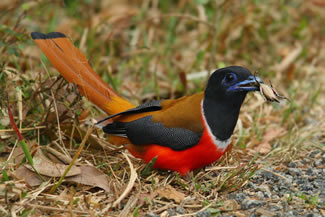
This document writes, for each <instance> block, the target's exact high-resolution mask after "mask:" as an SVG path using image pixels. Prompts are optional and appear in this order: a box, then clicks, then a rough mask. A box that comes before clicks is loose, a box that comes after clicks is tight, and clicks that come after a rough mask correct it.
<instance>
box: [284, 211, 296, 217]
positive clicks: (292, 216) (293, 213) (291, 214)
mask: <svg viewBox="0 0 325 217" xmlns="http://www.w3.org/2000/svg"><path fill="white" fill-rule="evenodd" d="M297 216H298V213H297V212H296V211H294V210H291V211H289V212H287V213H285V214H284V217H297Z"/></svg>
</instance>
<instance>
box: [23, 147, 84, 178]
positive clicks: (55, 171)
mask: <svg viewBox="0 0 325 217" xmlns="http://www.w3.org/2000/svg"><path fill="white" fill-rule="evenodd" d="M33 160H34V167H35V169H36V170H37V171H38V172H39V173H40V174H41V175H44V176H49V177H61V176H62V175H63V173H64V171H65V170H66V169H67V167H68V165H64V164H59V163H53V162H52V161H50V160H49V159H47V158H46V157H45V156H44V155H43V153H42V151H41V150H40V149H39V150H38V151H37V153H36V154H35V156H34V158H33ZM24 166H25V167H26V168H28V169H29V170H31V171H33V168H32V167H31V166H30V165H29V164H25V165H24ZM80 173H81V170H80V168H79V167H77V166H72V167H71V169H70V170H69V172H68V173H67V174H66V177H69V176H75V175H78V174H80Z"/></svg>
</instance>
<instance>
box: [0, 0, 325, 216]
mask: <svg viewBox="0 0 325 217" xmlns="http://www.w3.org/2000/svg"><path fill="white" fill-rule="evenodd" d="M108 2H110V3H106V2H105V1H81V2H79V1H74V0H70V1H65V3H63V2H56V1H54V2H51V3H49V2H42V1H31V2H25V3H23V4H19V2H18V1H1V3H0V9H1V10H2V11H3V12H2V13H3V16H1V18H0V21H1V22H0V23H1V25H0V38H1V41H0V68H1V71H0V88H1V92H0V99H1V101H0V117H1V118H0V152H1V155H0V157H1V158H0V162H1V169H0V171H2V173H1V174H0V181H1V184H0V214H1V216H10V215H12V216H27V215H32V214H34V215H60V216H61V215H63V214H64V215H71V216H72V215H73V216H75V215H76V216H78V215H85V216H89V215H90V216H105V215H106V216H130V215H133V216H142V215H144V214H146V213H149V212H152V213H156V214H161V215H164V214H166V210H167V209H168V208H173V207H177V206H179V205H180V204H181V205H182V206H183V207H184V208H185V210H186V213H188V214H189V216H190V215H194V214H195V213H197V212H198V211H200V210H202V209H209V210H210V212H211V213H214V214H216V213H220V212H226V211H227V210H225V203H226V204H229V201H228V200H227V199H226V195H227V193H228V192H231V191H236V190H237V189H238V188H240V187H241V186H243V185H245V184H246V183H247V181H248V180H249V178H250V177H251V176H252V175H253V173H254V171H255V170H256V169H258V168H262V167H264V166H265V165H267V166H272V167H277V168H281V167H285V163H286V162H288V161H290V160H292V159H297V158H300V157H303V156H305V155H306V153H308V152H309V151H310V150H311V149H315V148H318V149H321V150H323V151H324V148H325V147H324V143H325V142H324V141H325V124H324V123H325V122H324V119H325V110H324V106H325V99H324V97H322V96H323V95H324V85H325V77H324V73H325V64H324V63H325V61H324V57H325V49H324V39H325V38H324V37H325V32H324V28H323V24H324V21H325V20H324V18H325V17H324V16H325V13H324V6H325V5H324V4H323V3H322V2H321V1H316V0H315V1H294V2H290V3H286V1H248V0H247V1H240V2H241V3H238V1H234V0H230V1H209V0H206V1H203V0H197V1H185V0H182V1H178V2H174V1H157V0H153V1H147V0H146V1H132V2H131V1H108ZM38 30H40V31H42V32H50V31H62V32H64V33H66V34H67V35H69V36H70V38H71V40H72V41H74V42H75V44H76V45H77V46H78V47H80V49H81V50H82V51H83V52H85V53H86V54H87V56H88V58H89V61H90V63H91V65H92V66H93V68H94V69H95V71H96V72H98V73H99V74H100V75H101V76H102V77H103V79H104V80H105V81H106V82H108V83H110V84H111V86H113V87H114V88H115V89H116V90H117V91H118V92H119V93H120V94H121V95H123V96H125V97H126V98H128V99H130V100H131V101H133V102H135V103H141V102H143V101H146V100H150V99H153V98H170V97H178V96H181V95H185V94H190V93H194V92H197V91H200V90H202V89H203V88H204V84H205V82H206V80H207V76H206V74H205V73H204V71H210V70H212V69H215V68H218V67H222V66H228V65H242V66H245V67H248V68H249V69H251V70H252V71H255V70H258V71H259V75H260V76H261V77H263V78H264V79H265V80H268V79H270V80H272V84H273V85H274V86H275V87H276V89H277V90H279V92H280V93H281V94H283V95H285V96H288V97H289V98H290V101H288V102H283V103H281V104H273V103H272V104H270V103H265V102H264V100H263V98H262V97H261V96H259V95H253V94H252V95H249V96H248V97H247V99H246V102H245V105H244V106H243V107H242V113H241V116H240V120H239V122H238V125H237V128H236V132H235V135H234V137H233V138H234V144H235V146H234V149H233V151H232V153H231V154H230V155H227V156H225V157H224V158H223V159H221V160H220V161H219V162H217V163H215V164H214V165H211V166H209V167H208V168H206V169H201V170H199V171H195V172H192V173H191V174H189V176H188V177H179V176H178V175H177V174H175V173H170V172H166V171H165V172H163V171H156V170H153V171H151V172H150V173H149V174H143V173H142V171H143V169H144V167H145V165H143V163H142V162H140V161H139V160H138V159H135V158H133V157H132V156H130V155H129V154H125V153H126V152H125V151H124V150H121V149H117V147H113V146H111V145H110V144H107V143H106V142H105V138H104V135H103V133H102V132H100V131H95V132H93V133H92V135H91V136H90V137H89V138H88V142H87V144H86V146H85V147H84V148H83V150H82V152H81V154H80V156H79V158H78V162H77V164H78V165H90V166H94V167H96V168H98V169H99V171H100V172H101V173H103V174H105V177H106V178H105V180H104V183H102V184H103V185H106V184H107V185H108V187H109V189H110V190H109V191H104V190H102V188H100V187H95V188H94V187H91V186H88V185H83V184H82V182H78V181H77V182H76V181H74V182H71V181H70V182H64V183H63V184H61V185H59V186H58V188H57V190H56V191H54V192H51V188H53V186H54V185H56V184H57V182H58V180H59V178H47V179H46V180H47V181H46V182H44V183H42V184H41V185H37V186H34V187H31V186H28V185H27V184H26V183H25V182H24V181H22V180H20V179H18V178H17V174H16V171H17V170H18V166H19V165H18V164H17V161H16V162H14V161H12V159H15V158H16V157H17V156H19V153H18V152H17V150H18V151H19V146H17V138H16V136H15V133H14V131H13V130H12V126H11V124H10V122H9V118H8V114H7V105H8V104H10V106H11V108H12V110H13V113H14V114H15V120H16V123H17V125H18V126H19V127H20V129H21V131H22V132H23V135H24V137H25V140H26V141H27V143H28V144H29V147H30V150H31V152H32V154H35V153H39V150H43V147H45V146H50V147H52V148H54V149H55V150H57V151H58V152H59V153H60V154H61V155H60V154H58V153H56V154H54V155H55V156H56V158H55V157H53V156H52V155H51V156H52V158H51V160H57V158H60V157H58V155H60V156H61V157H62V158H65V159H67V160H66V162H65V164H69V163H70V162H71V158H73V156H74V155H75V154H76V152H77V150H78V147H79V144H80V143H81V140H82V139H83V138H84V136H85V135H86V131H87V128H88V126H87V125H86V124H85V121H84V118H85V117H88V118H93V117H98V116H100V115H102V113H101V111H99V110H98V108H95V107H94V106H93V105H91V104H90V103H89V102H87V101H86V100H85V99H84V98H81V97H80V96H79V95H78V91H77V89H76V88H75V87H74V86H71V85H68V84H67V83H66V82H65V81H63V80H62V79H61V78H60V77H59V76H58V73H57V71H56V70H55V69H54V68H53V67H52V66H51V65H50V64H49V62H48V60H47V59H46V58H45V57H44V56H43V55H41V53H40V50H39V49H38V48H37V47H36V45H35V44H34V43H33V42H32V40H31V39H30V37H29V34H30V32H32V31H38ZM186 77H187V78H191V79H186ZM193 77H194V78H193ZM195 77H196V78H195ZM6 93H8V95H9V102H7V101H6V100H5V99H6V97H5V96H6ZM15 150H16V151H15ZM16 152H17V153H18V155H17V153H16ZM48 152H49V151H48V150H47V151H44V153H45V154H46V156H47V157H48V156H50V154H48ZM34 156H35V155H34ZM9 158H10V159H11V160H8V159H9ZM34 158H35V157H34ZM129 160H130V161H129ZM20 167H23V166H20ZM132 168H134V169H132ZM97 172H98V171H97ZM101 181H103V180H101ZM101 181H99V182H101ZM76 183H77V184H76ZM93 186H101V185H100V184H98V183H95V184H94V185H93ZM166 194H167V196H166ZM121 195H122V197H121ZM119 197H120V199H121V203H116V200H117V199H118V198H119ZM230 205H231V204H230ZM231 209H232V210H237V209H238V207H232V208H231ZM184 216H185V215H184Z"/></svg>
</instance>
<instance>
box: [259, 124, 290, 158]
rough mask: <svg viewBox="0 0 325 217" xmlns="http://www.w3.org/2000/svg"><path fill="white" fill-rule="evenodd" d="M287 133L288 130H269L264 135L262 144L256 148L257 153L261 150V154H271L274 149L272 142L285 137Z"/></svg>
mask: <svg viewBox="0 0 325 217" xmlns="http://www.w3.org/2000/svg"><path fill="white" fill-rule="evenodd" d="M285 132H286V130H285V129H283V128H281V127H280V128H274V129H270V130H267V131H266V133H265V134H264V137H263V140H262V142H261V144H260V145H258V146H257V147H255V149H254V150H255V152H256V151H258V150H259V152H260V153H261V154H267V153H269V152H270V151H271V149H272V146H271V144H270V142H271V141H272V140H274V139H275V138H277V137H280V136H282V135H284V134H285Z"/></svg>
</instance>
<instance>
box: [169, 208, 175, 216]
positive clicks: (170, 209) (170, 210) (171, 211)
mask: <svg viewBox="0 0 325 217" xmlns="http://www.w3.org/2000/svg"><path fill="white" fill-rule="evenodd" d="M167 212H168V216H174V215H177V212H176V210H175V209H172V208H169V209H167Z"/></svg>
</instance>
